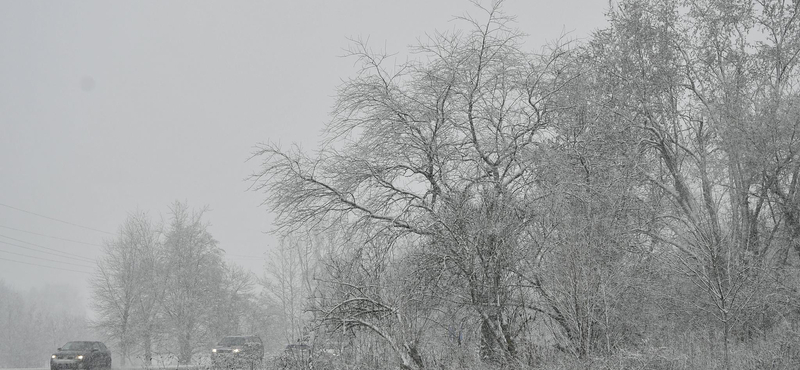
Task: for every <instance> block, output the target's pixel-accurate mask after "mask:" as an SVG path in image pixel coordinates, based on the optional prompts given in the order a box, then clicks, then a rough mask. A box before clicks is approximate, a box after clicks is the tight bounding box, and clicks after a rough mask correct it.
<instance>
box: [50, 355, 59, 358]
mask: <svg viewBox="0 0 800 370" xmlns="http://www.w3.org/2000/svg"><path fill="white" fill-rule="evenodd" d="M56 357H58V356H56V355H52V356H50V358H56Z"/></svg>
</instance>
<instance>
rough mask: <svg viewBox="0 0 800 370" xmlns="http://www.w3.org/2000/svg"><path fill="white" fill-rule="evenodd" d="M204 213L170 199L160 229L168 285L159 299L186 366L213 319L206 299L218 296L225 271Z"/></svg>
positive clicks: (170, 333) (221, 252) (220, 252)
mask: <svg viewBox="0 0 800 370" xmlns="http://www.w3.org/2000/svg"><path fill="white" fill-rule="evenodd" d="M204 212H205V209H202V210H199V211H191V210H190V209H189V208H188V206H187V205H186V204H184V203H180V202H175V203H174V204H173V205H172V207H171V208H170V220H169V223H168V224H167V226H166V228H165V231H164V248H163V250H162V259H163V261H164V267H163V271H164V274H165V275H164V282H165V285H166V287H167V288H166V291H165V293H164V296H163V299H162V300H161V302H160V303H161V310H162V311H163V312H164V319H165V323H166V326H167V329H168V331H169V336H170V337H171V338H172V339H173V340H175V343H176V345H177V348H176V352H177V355H178V356H177V357H178V362H179V363H181V364H189V363H190V362H191V360H192V356H193V355H194V353H195V351H196V350H198V349H199V348H203V346H205V345H206V343H207V342H208V341H210V340H211V338H210V337H209V336H210V335H211V334H212V333H210V331H209V326H210V325H209V323H210V322H212V321H214V320H216V319H217V318H215V317H214V316H213V313H214V311H213V305H212V304H211V303H212V302H215V301H216V300H217V299H218V298H217V297H216V295H217V294H218V292H219V290H218V288H219V287H220V286H221V281H222V280H223V278H224V275H225V265H224V262H223V260H222V254H223V251H222V250H221V249H220V248H219V247H217V241H216V240H215V239H214V238H213V237H212V236H211V234H210V233H209V232H208V229H207V225H206V224H205V223H204V222H203V219H202V218H203V214H204Z"/></svg>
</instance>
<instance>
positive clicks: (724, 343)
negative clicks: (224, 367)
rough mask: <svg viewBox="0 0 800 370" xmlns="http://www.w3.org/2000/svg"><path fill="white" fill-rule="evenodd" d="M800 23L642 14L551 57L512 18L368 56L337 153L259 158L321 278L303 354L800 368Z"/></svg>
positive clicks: (282, 226)
mask: <svg viewBox="0 0 800 370" xmlns="http://www.w3.org/2000/svg"><path fill="white" fill-rule="evenodd" d="M798 7H800V3H798V2H796V1H794V2H791V1H782V0H734V1H715V0H693V1H677V0H676V1H654V0H653V1H651V0H622V1H618V2H613V8H612V9H610V10H609V13H608V19H609V21H610V26H609V27H608V28H607V29H603V30H598V31H597V32H595V33H594V35H593V36H592V37H591V38H589V39H588V40H586V41H585V42H577V41H567V40H559V41H557V42H554V43H552V44H550V45H549V46H548V47H546V48H545V49H543V51H541V52H536V53H534V52H529V51H526V50H525V49H524V44H523V41H524V36H523V35H521V34H520V33H519V32H518V31H517V30H516V29H515V28H514V27H513V22H512V19H511V18H510V17H508V16H507V15H505V14H504V13H503V12H502V9H501V7H500V5H499V3H494V4H493V6H491V7H486V8H480V11H478V13H480V14H479V15H476V16H475V17H465V18H462V19H461V24H462V25H463V26H465V27H464V29H462V30H457V31H451V32H437V33H433V34H430V35H429V36H428V37H427V38H426V39H423V40H422V41H421V42H420V44H419V45H416V46H415V47H414V48H413V49H412V50H411V51H412V52H413V54H411V55H412V60H410V61H408V62H406V63H402V64H399V65H391V64H389V62H390V61H392V60H394V59H392V58H387V55H385V54H381V53H376V52H374V51H373V49H371V48H370V47H369V46H368V45H366V44H364V43H355V44H354V45H353V46H352V48H351V49H350V54H351V56H352V57H353V58H354V59H355V60H357V61H358V63H360V65H361V66H362V69H361V70H360V71H359V73H358V74H357V75H356V76H354V77H352V78H350V79H348V80H346V81H345V82H344V83H343V84H342V85H341V86H340V88H339V90H338V100H337V103H336V106H335V109H334V114H333V118H332V121H331V123H330V124H329V125H328V127H327V137H326V140H324V141H323V143H324V144H323V145H321V146H320V147H319V148H318V150H317V151H316V152H315V154H314V155H313V156H312V155H307V154H306V153H304V152H302V151H300V150H299V149H288V150H287V149H284V148H281V147H279V146H277V145H274V144H264V145H261V146H260V147H259V151H258V153H257V154H256V157H257V158H260V159H261V160H263V164H262V167H261V170H260V171H259V172H258V173H256V174H254V176H253V178H252V180H253V182H254V183H255V184H256V187H257V188H258V189H259V190H262V191H263V192H264V193H265V194H266V201H267V202H266V204H267V205H268V206H269V207H270V208H271V209H272V210H273V211H275V212H276V213H278V214H279V215H280V217H278V218H277V222H276V226H277V228H278V231H280V232H282V233H283V234H284V235H285V236H287V237H290V238H294V240H300V241H301V242H298V243H296V248H295V250H296V251H297V252H296V253H297V255H298V256H308V257H309V261H311V262H309V263H307V264H305V265H304V266H305V268H304V269H303V271H302V272H297V273H292V272H285V274H287V275H289V274H295V275H292V276H313V278H312V279H307V281H306V282H303V281H302V279H301V280H300V281H298V282H297V284H298V285H297V286H298V287H300V288H303V287H304V288H303V289H302V291H303V292H305V294H307V295H306V297H305V299H306V301H305V303H304V307H305V309H306V310H307V314H305V315H300V316H298V317H301V318H302V320H303V322H304V324H303V325H305V326H306V327H308V328H313V329H314V331H313V333H311V334H304V335H302V336H301V335H298V339H300V340H309V341H312V340H313V341H314V342H315V343H318V347H320V348H332V347H334V348H337V349H338V351H340V353H341V354H342V356H338V357H335V358H328V359H327V360H326V361H331V362H330V363H328V364H327V365H326V366H327V367H329V368H353V366H356V367H359V366H360V367H363V368H394V367H397V366H400V367H402V368H406V369H421V368H437V369H438V368H444V369H458V368H492V367H497V368H541V367H550V368H570V367H573V366H574V367H575V368H678V369H713V368H721V369H731V368H738V369H755V368H796V367H797V366H798V364H800V347H799V346H798V345H797V343H798V339H800V337H799V336H798V331H797V328H798V324H800V310H798V307H800V306H798V304H800V300H799V298H800V293H798V290H797V287H798V282H799V281H798V278H800V274H798V272H799V271H798V264H799V263H800V258H799V256H800V191H799V190H800V161H798V160H799V159H800V158H798V153H800V131H799V130H798V129H800V94H798V93H799V92H800V90H799V89H798V82H800V79H799V78H798V77H800V72H799V71H798V69H797V66H798V56H799V55H800V27H799V25H800V19H798V18H800V9H799V8H798ZM308 235H314V237H308ZM301 283H302V284H305V285H301ZM303 325H300V326H303ZM319 352H320V353H327V352H325V351H319ZM320 361H322V359H321V357H320Z"/></svg>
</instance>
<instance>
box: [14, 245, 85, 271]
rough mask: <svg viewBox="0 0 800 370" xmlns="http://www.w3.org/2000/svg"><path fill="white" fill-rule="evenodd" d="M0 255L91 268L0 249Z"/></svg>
mask: <svg viewBox="0 0 800 370" xmlns="http://www.w3.org/2000/svg"><path fill="white" fill-rule="evenodd" d="M0 253H8V254H13V255H17V256H22V257H28V258H34V259H37V260H41V261H48V262H56V263H64V264H68V265H72V266H79V267H86V268H93V267H92V266H86V265H79V264H77V263H72V262H64V261H58V260H51V259H49V258H42V257H36V256H30V255H27V254H22V253H16V252H9V251H4V250H2V249H0Z"/></svg>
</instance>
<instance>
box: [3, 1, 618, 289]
mask: <svg viewBox="0 0 800 370" xmlns="http://www.w3.org/2000/svg"><path fill="white" fill-rule="evenodd" d="M607 5H608V4H607V2H605V1H559V2H553V1H509V2H508V3H507V5H506V11H507V12H508V13H509V14H514V15H516V16H517V20H518V25H519V27H520V28H521V29H522V30H523V31H524V32H526V33H528V34H530V35H531V36H530V37H529V38H528V39H527V42H526V47H527V48H528V49H531V50H534V49H538V48H539V47H540V46H541V45H543V44H544V43H545V42H547V41H548V40H552V39H555V38H557V37H559V36H560V35H561V34H563V33H565V32H567V33H569V37H586V36H588V35H589V34H590V32H591V31H592V30H593V29H595V28H598V27H602V26H603V25H604V24H605V20H604V11H605V8H606V6H607ZM471 9H472V7H471V5H470V4H469V3H468V2H466V1H436V2H428V1H404V2H388V1H348V2H337V3H333V2H321V1H283V2H253V1H251V2H244V1H242V2H236V3H227V2H207V1H204V2H188V1H183V2H155V1H148V2H105V1H82V2H75V1H64V2H41V1H5V2H2V3H0V50H2V52H0V204H2V205H0V258H1V259H0V280H3V281H5V283H6V284H7V285H9V286H10V287H12V288H15V289H23V290H25V289H29V288H34V287H42V286H44V285H59V284H60V285H68V286H72V287H74V288H75V289H77V292H78V294H79V295H80V296H82V297H83V298H84V299H86V298H88V297H89V295H90V293H89V290H88V287H87V284H86V278H88V277H89V276H90V275H89V274H90V273H91V272H92V271H93V268H92V266H93V264H92V263H91V262H89V261H78V260H72V259H62V258H60V257H59V256H58V255H57V254H58V253H57V252H55V251H53V250H57V251H61V252H65V253H67V254H69V255H73V256H79V257H80V258H87V259H89V260H92V259H95V258H97V257H99V256H100V251H101V248H100V245H102V244H103V242H104V240H108V239H109V238H111V237H113V234H114V233H116V231H117V228H118V227H119V225H120V224H121V223H122V221H123V220H124V219H125V217H126V215H127V214H128V213H129V212H132V211H137V210H139V211H145V212H147V213H148V214H149V215H150V216H151V217H152V218H154V219H159V218H161V217H165V216H162V215H165V214H166V213H167V211H168V208H167V207H168V205H169V204H170V203H172V202H173V201H175V200H180V201H186V202H188V204H189V205H190V206H193V207H202V206H208V207H209V209H210V212H209V213H208V214H207V215H206V217H205V219H206V220H207V221H209V222H210V223H211V226H210V227H209V231H210V232H211V234H212V235H213V236H214V237H215V238H216V239H217V240H218V241H219V246H220V247H222V248H223V249H224V250H225V251H226V252H227V255H226V259H228V260H229V261H231V262H235V263H237V264H240V265H242V266H244V267H245V268H246V269H249V270H251V271H253V272H255V273H257V274H260V273H261V270H262V268H263V254H264V252H265V251H267V250H268V249H269V248H270V246H273V245H275V244H276V243H277V241H276V239H275V237H274V236H271V235H267V234H265V232H266V231H268V230H270V222H271V215H270V213H269V212H268V210H267V209H265V208H263V207H259V204H260V202H261V201H262V198H263V197H262V195H260V194H256V193H253V192H248V186H249V183H248V182H247V181H244V180H245V178H246V177H247V176H248V175H249V174H250V173H251V172H253V171H254V169H255V168H257V166H258V163H257V161H251V162H248V161H247V159H248V157H249V156H250V154H251V151H252V147H253V146H254V145H255V144H256V143H257V142H261V141H273V142H280V143H283V144H287V145H288V144H290V143H294V142H297V143H299V144H300V145H302V146H304V147H306V148H308V149H313V148H314V147H315V146H316V143H317V140H318V137H319V136H318V133H319V132H320V130H321V129H322V128H323V126H324V124H325V122H327V121H328V119H329V118H328V113H329V111H330V109H331V106H332V104H333V96H334V94H335V91H336V86H337V85H338V84H339V83H340V82H341V80H342V79H345V78H347V77H349V76H352V74H353V73H354V71H355V68H354V66H353V62H354V61H353V60H350V59H346V58H341V57H339V56H341V55H342V54H344V52H343V49H345V48H346V47H347V46H348V43H349V42H348V40H347V38H348V37H363V38H367V37H368V38H369V39H370V42H371V44H372V45H374V46H375V47H376V48H378V49H381V48H386V49H387V50H388V51H389V52H401V54H398V56H397V58H405V57H407V56H406V55H405V54H402V52H404V50H405V47H406V46H407V45H409V44H412V43H414V42H415V40H416V39H417V38H418V37H423V36H424V33H425V32H431V31H433V30H437V29H439V30H445V29H450V28H452V27H453V23H451V22H449V21H450V20H451V19H452V18H453V15H461V14H464V13H465V12H466V11H470V10H471ZM66 239H69V240H66ZM22 247H25V248H22ZM42 247H45V248H50V249H49V250H43V249H42ZM26 248H27V249H26ZM34 249H35V250H34ZM36 250H38V251H40V252H37V251H36ZM23 255H25V256H23ZM48 259H51V260H60V261H63V262H53V261H47V260H48ZM44 266H49V267H44ZM67 270H73V271H67Z"/></svg>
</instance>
